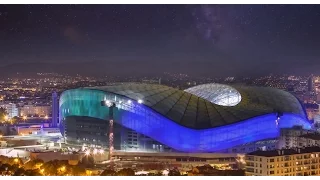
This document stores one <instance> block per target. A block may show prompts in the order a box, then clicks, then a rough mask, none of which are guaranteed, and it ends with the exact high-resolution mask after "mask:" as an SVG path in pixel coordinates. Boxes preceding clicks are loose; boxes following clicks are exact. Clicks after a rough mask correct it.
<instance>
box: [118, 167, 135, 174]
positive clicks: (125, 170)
mask: <svg viewBox="0 0 320 180" xmlns="http://www.w3.org/2000/svg"><path fill="white" fill-rule="evenodd" d="M134 175H135V173H134V171H133V170H132V169H130V168H124V169H121V170H120V171H118V172H117V176H134Z"/></svg>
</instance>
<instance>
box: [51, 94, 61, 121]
mask: <svg viewBox="0 0 320 180" xmlns="http://www.w3.org/2000/svg"><path fill="white" fill-rule="evenodd" d="M58 117H59V101H58V94H57V93H56V92H53V93H52V126H53V127H58V123H59V122H58V121H59V119H58Z"/></svg>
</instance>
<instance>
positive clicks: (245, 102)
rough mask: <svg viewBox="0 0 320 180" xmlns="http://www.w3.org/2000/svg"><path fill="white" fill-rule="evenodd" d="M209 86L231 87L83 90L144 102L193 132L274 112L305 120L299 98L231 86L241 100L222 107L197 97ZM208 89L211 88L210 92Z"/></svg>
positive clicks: (265, 89) (138, 86) (148, 86)
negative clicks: (239, 95) (193, 130)
mask: <svg viewBox="0 0 320 180" xmlns="http://www.w3.org/2000/svg"><path fill="white" fill-rule="evenodd" d="M212 86H216V87H217V90H219V89H220V91H221V89H224V87H229V88H230V87H231V86H227V85H221V86H219V85H218V86H217V84H211V85H210V84H207V85H200V86H196V87H197V91H190V92H191V93H189V92H187V91H189V90H190V89H189V90H188V89H187V90H185V91H182V90H179V89H175V88H172V87H168V86H163V85H157V84H123V85H117V86H103V87H88V88H85V89H94V90H100V91H104V92H109V93H113V94H117V95H121V96H125V97H127V98H130V99H133V100H136V101H138V100H143V104H144V105H146V106H148V107H150V108H151V109H153V110H154V111H156V112H158V113H160V114H162V115H163V116H165V117H167V118H168V119H171V120H172V121H174V122H176V123H178V124H180V125H183V126H185V127H189V128H193V129H207V128H212V127H218V126H224V125H228V124H233V123H236V122H240V121H243V120H246V119H249V118H252V117H256V116H260V115H264V114H269V113H275V112H281V113H293V114H296V115H299V116H301V117H303V118H306V115H305V112H304V109H303V108H302V106H301V104H300V102H299V101H298V99H297V98H296V97H294V96H293V95H291V94H290V93H288V92H285V91H282V90H279V89H274V88H268V87H249V86H232V88H234V89H235V90H236V91H237V92H239V94H241V101H240V102H239V103H237V104H233V106H222V105H218V104H215V103H213V102H212V101H211V100H210V99H208V98H206V97H202V96H201V95H198V94H197V92H199V89H200V92H201V89H203V91H207V93H210V92H211V91H214V88H212ZM208 87H209V88H211V90H210V91H208ZM194 88H195V87H194ZM221 92H223V91H221ZM212 93H214V92H212ZM220 94H221V93H220ZM200 96H201V97H200Z"/></svg>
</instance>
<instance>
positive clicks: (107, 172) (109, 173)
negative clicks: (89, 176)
mask: <svg viewBox="0 0 320 180" xmlns="http://www.w3.org/2000/svg"><path fill="white" fill-rule="evenodd" d="M115 175H116V172H115V171H114V170H112V169H105V170H104V171H103V172H102V173H101V174H100V176H115Z"/></svg>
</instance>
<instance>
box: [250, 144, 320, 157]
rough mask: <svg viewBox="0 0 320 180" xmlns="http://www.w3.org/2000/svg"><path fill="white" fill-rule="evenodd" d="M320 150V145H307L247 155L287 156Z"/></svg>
mask: <svg viewBox="0 0 320 180" xmlns="http://www.w3.org/2000/svg"><path fill="white" fill-rule="evenodd" d="M313 152H320V147H318V146H313V147H305V148H296V149H281V150H272V151H261V150H259V151H254V152H251V153H248V154H247V155H251V156H263V157H275V156H287V155H293V154H305V153H313Z"/></svg>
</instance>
